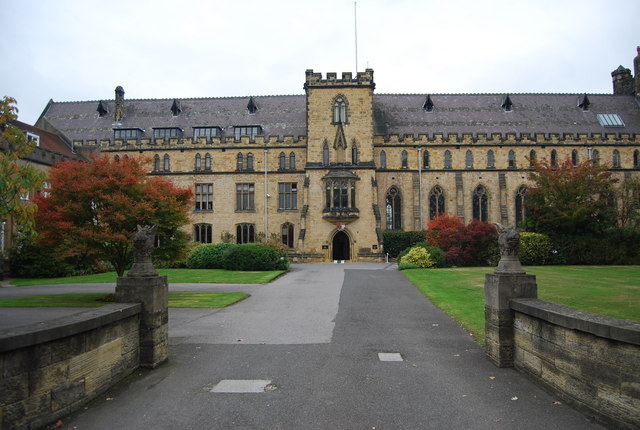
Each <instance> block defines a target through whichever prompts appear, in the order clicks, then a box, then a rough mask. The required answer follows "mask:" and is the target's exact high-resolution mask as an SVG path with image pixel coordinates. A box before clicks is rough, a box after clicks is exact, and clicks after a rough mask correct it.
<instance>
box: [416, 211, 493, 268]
mask: <svg viewBox="0 0 640 430" xmlns="http://www.w3.org/2000/svg"><path fill="white" fill-rule="evenodd" d="M497 236H498V233H497V231H496V228H495V227H494V226H493V225H492V224H489V223H487V222H483V221H478V220H476V219H474V220H471V222H470V223H469V224H468V225H465V224H464V223H463V222H462V220H461V219H460V218H459V217H457V216H455V215H448V214H442V215H440V216H438V217H436V218H435V219H433V220H431V221H429V224H428V229H427V241H428V242H429V244H430V245H431V246H437V247H439V248H440V249H442V250H443V251H444V253H445V258H446V261H447V264H451V265H454V266H483V265H486V264H488V263H489V262H490V260H491V259H492V257H493V254H494V252H493V251H494V249H496V246H497V242H496V240H497Z"/></svg>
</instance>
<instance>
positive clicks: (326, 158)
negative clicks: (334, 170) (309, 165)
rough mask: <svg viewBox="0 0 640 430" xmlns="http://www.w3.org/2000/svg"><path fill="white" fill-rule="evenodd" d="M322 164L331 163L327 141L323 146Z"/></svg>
mask: <svg viewBox="0 0 640 430" xmlns="http://www.w3.org/2000/svg"><path fill="white" fill-rule="evenodd" d="M322 165H323V166H328V165H329V145H327V144H326V143H325V144H324V146H323V147H322Z"/></svg>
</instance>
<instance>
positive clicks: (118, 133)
mask: <svg viewBox="0 0 640 430" xmlns="http://www.w3.org/2000/svg"><path fill="white" fill-rule="evenodd" d="M141 135H142V129H139V128H116V129H114V130H113V138H114V139H116V140H131V139H139V138H140V136H141Z"/></svg>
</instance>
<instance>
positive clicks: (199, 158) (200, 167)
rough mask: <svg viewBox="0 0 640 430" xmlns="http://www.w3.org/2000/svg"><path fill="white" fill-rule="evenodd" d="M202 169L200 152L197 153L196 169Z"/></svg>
mask: <svg viewBox="0 0 640 430" xmlns="http://www.w3.org/2000/svg"><path fill="white" fill-rule="evenodd" d="M200 169H202V157H200V154H196V171H199V170H200Z"/></svg>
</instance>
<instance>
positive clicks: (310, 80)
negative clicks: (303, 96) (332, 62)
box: [304, 69, 375, 90]
mask: <svg viewBox="0 0 640 430" xmlns="http://www.w3.org/2000/svg"><path fill="white" fill-rule="evenodd" d="M305 75H306V82H305V84H304V89H305V90H306V89H307V88H309V87H353V86H359V87H371V88H372V89H373V88H375V83H374V82H373V69H366V70H365V71H364V72H357V73H356V78H355V79H353V73H351V72H342V78H341V79H338V76H337V73H335V72H328V73H327V78H326V79H322V73H314V72H313V69H307V70H306V72H305Z"/></svg>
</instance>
